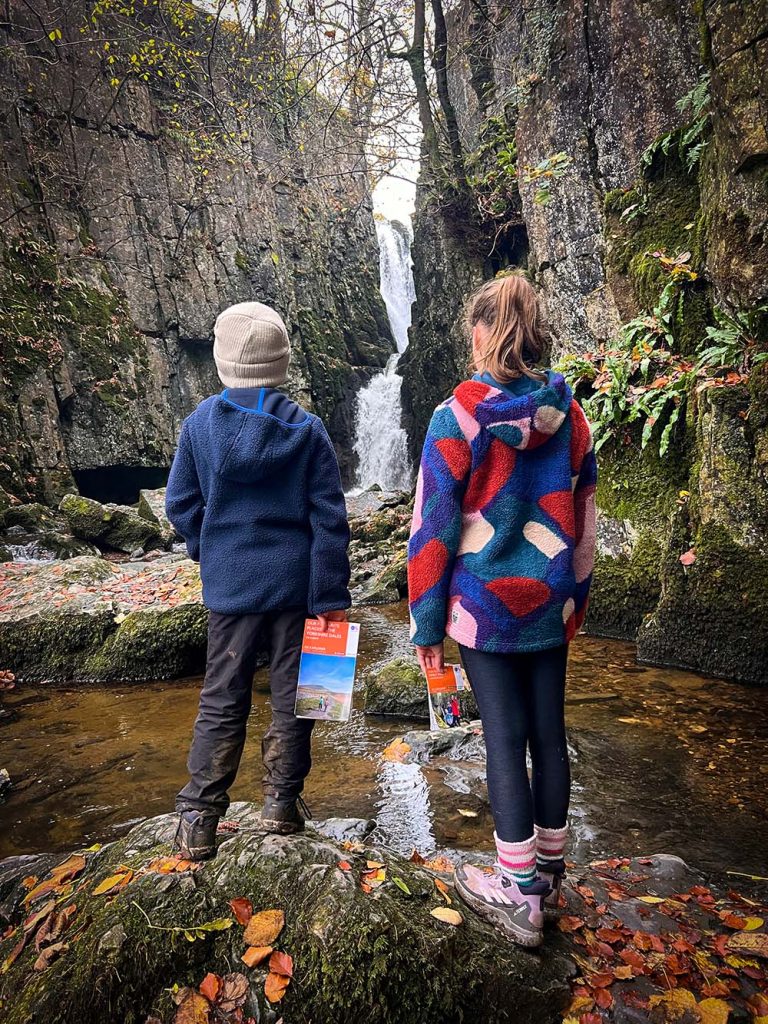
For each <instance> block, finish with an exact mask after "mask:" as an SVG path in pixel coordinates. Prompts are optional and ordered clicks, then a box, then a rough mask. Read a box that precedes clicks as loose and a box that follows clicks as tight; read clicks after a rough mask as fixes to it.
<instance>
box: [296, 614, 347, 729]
mask: <svg viewBox="0 0 768 1024" xmlns="http://www.w3.org/2000/svg"><path fill="white" fill-rule="evenodd" d="M359 641H360V625H359V623H357V622H329V623H328V628H327V629H326V630H325V631H323V629H322V626H321V624H320V622H319V620H318V619H307V621H306V623H305V625H304V641H303V643H302V645H301V662H300V664H299V685H298V688H297V690H296V707H295V714H296V717H297V718H317V719H322V720H325V721H329V722H346V721H347V720H348V718H349V715H350V712H351V711H352V687H353V684H354V681H355V666H356V664H357V647H358V643H359Z"/></svg>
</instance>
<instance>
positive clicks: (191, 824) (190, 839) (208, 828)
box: [173, 810, 219, 860]
mask: <svg viewBox="0 0 768 1024" xmlns="http://www.w3.org/2000/svg"><path fill="white" fill-rule="evenodd" d="M218 824H219V816H218V814H214V813H213V811H195V810H189V811H182V812H181V814H180V815H179V826H178V828H177V829H176V835H175V837H174V840H173V848H174V850H176V851H177V852H178V853H180V854H181V856H182V857H186V858H187V859H188V860H210V859H211V857H215V856H216V828H217V826H218Z"/></svg>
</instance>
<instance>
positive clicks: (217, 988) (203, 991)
mask: <svg viewBox="0 0 768 1024" xmlns="http://www.w3.org/2000/svg"><path fill="white" fill-rule="evenodd" d="M222 984H223V982H222V979H221V977H220V975H218V974H211V973H210V971H209V972H208V974H206V976H205V977H204V978H203V980H202V981H201V982H200V995H201V996H205V998H206V999H208V1000H209V1001H210V1002H212V1003H215V1002H216V1000H217V999H218V998H219V993H220V992H221V986H222Z"/></svg>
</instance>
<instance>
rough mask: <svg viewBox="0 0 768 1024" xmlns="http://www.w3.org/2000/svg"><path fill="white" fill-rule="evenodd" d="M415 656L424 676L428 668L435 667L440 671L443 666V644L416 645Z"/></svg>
mask: <svg viewBox="0 0 768 1024" xmlns="http://www.w3.org/2000/svg"><path fill="white" fill-rule="evenodd" d="M416 657H417V658H418V659H419V665H420V666H421V671H422V672H423V673H424V675H425V676H426V674H427V669H428V668H434V669H437V671H438V672H442V671H443V669H444V668H445V655H444V652H443V644H442V643H440V644H432V646H431V647H419V646H418V645H416Z"/></svg>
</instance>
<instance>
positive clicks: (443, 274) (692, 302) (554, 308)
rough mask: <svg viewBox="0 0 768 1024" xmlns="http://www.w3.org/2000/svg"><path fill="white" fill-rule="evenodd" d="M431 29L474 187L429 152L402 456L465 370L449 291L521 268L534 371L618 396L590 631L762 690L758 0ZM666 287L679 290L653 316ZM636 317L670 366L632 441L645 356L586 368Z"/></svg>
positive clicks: (766, 131)
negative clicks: (528, 283) (545, 335)
mask: <svg viewBox="0 0 768 1024" xmlns="http://www.w3.org/2000/svg"><path fill="white" fill-rule="evenodd" d="M448 33H449V50H450V59H449V62H448V65H449V73H448V74H449V90H450V96H451V100H452V103H453V106H454V108H455V113H456V117H457V120H458V125H459V133H460V137H461V142H462V146H463V151H464V162H465V166H466V167H467V168H468V175H467V179H468V184H469V189H470V191H471V198H472V201H471V203H469V204H466V203H465V204H464V208H463V209H461V208H459V206H458V205H457V204H456V203H455V202H454V201H453V200H452V199H451V198H450V197H449V199H446V192H447V191H448V192H449V193H450V190H446V187H445V182H441V181H440V175H439V174H436V173H435V169H434V167H429V166H427V168H426V170H425V173H424V174H423V176H422V189H421V192H420V198H419V206H418V209H417V216H416V220H415V245H414V264H415V267H416V291H417V301H416V306H415V309H414V318H413V324H414V325H413V327H412V329H411V340H410V345H409V348H408V351H407V353H406V356H405V357H404V359H403V361H402V363H401V368H402V371H403V374H404V385H403V407H404V415H405V422H406V425H407V427H408V430H409V436H410V443H411V447H412V451H413V453H414V454H417V453H418V450H419V448H420V445H421V441H422V438H423V434H424V431H425V429H426V425H427V422H428V419H429V415H430V414H431V411H432V409H433V408H434V406H435V404H436V403H437V402H439V401H440V400H442V399H443V398H444V397H445V395H446V394H447V393H448V392H449V391H450V389H451V388H452V386H453V385H454V384H455V382H456V381H457V380H458V379H459V378H460V377H461V375H462V374H463V373H464V372H465V366H466V359H467V346H466V342H465V340H464V338H463V336H462V332H461V328H460V324H459V320H460V311H461V305H462V302H463V298H464V297H465V296H466V294H467V292H468V291H469V290H470V288H471V287H472V286H473V284H475V283H476V282H479V281H480V280H482V279H484V278H488V277H491V276H493V274H494V273H496V272H498V271H499V270H501V269H503V268H504V267H506V266H510V265H524V266H526V267H527V268H528V270H529V273H530V274H531V276H532V278H533V279H534V280H535V281H536V283H537V284H538V285H539V286H540V292H541V296H542V300H543V303H544V305H545V307H546V312H547V317H548V320H549V323H550V326H551V329H552V336H553V352H552V357H551V358H552V362H553V363H561V364H562V365H563V367H570V368H571V369H572V368H573V366H574V365H577V361H578V365H579V366H581V367H585V368H586V369H585V370H584V373H583V375H582V376H581V377H580V376H579V375H578V374H574V375H573V377H575V385H576V386H577V394H578V395H579V397H580V398H582V399H589V398H591V397H593V396H595V395H598V398H599V389H600V386H602V387H603V388H604V391H605V392H607V391H609V390H610V391H611V394H612V396H613V400H614V404H613V406H612V409H613V415H614V416H615V420H616V422H615V424H608V426H607V427H606V433H609V434H610V436H609V437H607V438H606V439H605V441H604V443H603V445H602V446H601V448H600V454H599V461H600V471H601V478H600V484H599V490H598V504H599V507H600V531H599V532H600V536H599V556H598V564H597V569H596V575H595V586H594V590H593V599H592V605H591V611H590V616H589V620H588V627H589V628H590V629H591V630H593V631H594V632H599V633H604V634H607V635H612V636H617V637H625V638H633V639H634V638H637V642H638V653H639V657H640V658H641V660H648V661H653V662H657V663H666V664H673V665H679V666H682V667H691V668H694V669H697V670H699V671H704V672H710V673H712V674H716V675H722V676H726V677H730V678H734V679H740V680H744V681H751V682H763V683H764V682H768V676H766V665H767V664H768V625H766V623H768V591H767V590H766V583H765V581H766V579H768V514H767V512H768V429H767V428H768V400H767V398H766V387H767V385H768V367H767V366H766V364H765V362H762V363H761V362H760V359H759V358H755V359H754V362H751V361H750V360H751V359H752V356H751V355H750V353H753V352H757V351H764V350H765V346H766V337H765V312H764V309H763V311H762V312H761V306H764V304H765V302H766V298H767V297H768V273H767V272H766V255H767V252H766V250H767V248H768V239H767V237H766V227H767V224H766V222H767V220H768V187H767V177H766V172H767V170H768V115H766V110H767V109H768V106H767V104H766V101H767V100H768V96H767V95H766V85H765V81H766V80H765V76H764V74H763V73H762V71H761V69H763V71H764V68H765V66H766V56H768V12H767V10H766V5H765V4H764V3H760V2H748V3H730V2H726V0H697V2H695V3H689V4H682V5H676V4H669V3H665V2H646V0H621V2H620V3H608V2H607V0H582V2H576V3H571V2H568V3H565V2H563V0H549V2H546V3H543V4H535V5H531V4H527V3H524V2H518V0H513V2H512V3H500V2H481V3H469V2H467V3H463V4H460V5H458V7H456V8H455V9H454V10H453V11H452V12H451V15H450V18H449V24H448ZM452 187H453V188H454V190H455V183H454V185H453V186H452ZM654 254H655V255H654ZM661 257H664V258H665V259H667V260H668V262H667V263H664V260H663V259H661ZM675 260H679V262H678V263H677V264H675ZM670 283H672V288H673V293H674V294H675V295H678V292H679V295H678V297H677V298H676V299H675V301H674V302H673V303H672V304H671V305H670V306H669V309H661V308H660V307H661V299H660V296H661V295H662V293H663V291H664V289H665V286H666V285H668V284H670ZM724 310H725V311H727V315H730V317H731V321H732V322H736V321H738V323H739V324H747V323H748V324H749V329H750V332H751V333H749V332H747V328H746V327H745V328H744V330H743V331H742V330H741V328H739V329H738V330H737V329H736V328H734V327H733V326H732V324H731V327H730V328H728V329H727V330H725V329H724V330H725V334H727V333H728V330H730V335H728V338H729V341H728V343H729V344H732V345H733V346H735V347H734V348H733V350H732V351H731V352H730V355H729V357H728V358H729V359H730V360H731V361H730V362H728V360H727V359H726V357H725V356H723V357H722V358H721V365H720V366H719V368H718V369H717V370H715V371H712V374H711V377H709V378H708V379H707V382H706V386H702V385H701V383H700V381H701V380H702V379H703V371H702V374H699V376H698V377H697V376H696V374H697V369H696V368H697V367H698V365H699V362H697V361H700V360H701V359H702V358H703V356H702V355H701V353H702V351H703V350H704V348H705V347H706V345H707V344H708V338H709V336H708V334H707V331H708V329H712V328H713V327H714V328H717V329H718V330H719V329H720V328H722V326H723V322H724V321H723V320H722V318H721V314H722V315H725V314H723V311H724ZM665 316H666V317H667V320H664V319H663V317H665ZM634 317H640V318H642V317H646V318H650V319H647V323H650V324H651V327H650V330H651V331H655V332H656V333H657V334H660V333H664V331H667V328H668V331H667V333H668V334H669V336H670V338H672V337H673V341H672V342H671V344H672V348H671V351H670V352H669V353H665V355H666V357H667V358H669V360H670V365H671V364H672V363H674V365H675V366H676V367H678V369H679V372H678V370H675V374H672V373H671V372H670V378H672V377H674V380H675V381H678V382H679V388H678V391H677V392H676V393H675V394H674V395H673V396H671V398H670V404H669V405H668V406H667V407H666V409H665V411H664V412H663V414H659V426H658V427H655V428H654V423H653V417H652V416H651V415H649V416H648V419H650V420H651V423H650V424H648V431H650V432H651V442H650V443H648V439H647V438H643V437H641V427H642V425H643V420H642V419H640V420H638V421H637V422H634V423H633V422H631V421H630V419H629V417H628V416H627V415H626V408H627V401H626V398H627V397H628V398H629V400H630V402H631V401H632V399H633V395H634V397H635V400H636V399H637V396H638V395H639V394H640V391H641V390H642V388H639V389H638V390H636V391H633V387H634V386H635V385H636V384H638V383H640V384H642V380H641V377H642V373H641V371H640V369H639V367H640V362H641V357H640V356H638V355H637V354H636V355H635V356H633V357H632V358H631V359H630V357H629V356H627V357H626V359H625V362H626V363H627V365H628V366H629V367H630V372H629V373H628V376H627V379H626V380H625V381H624V384H623V386H622V387H619V386H617V385H616V372H617V371H616V370H615V368H613V369H611V372H610V373H608V372H604V371H607V366H606V361H605V353H606V350H608V354H609V357H611V356H612V355H613V354H617V355H619V356H621V358H624V356H623V355H622V354H621V352H618V353H617V351H616V350H617V349H620V347H621V346H620V341H619V339H620V338H622V337H626V336H627V330H626V326H625V325H626V324H627V322H628V321H631V320H632V318H634ZM734 318H735V319H734ZM641 327H642V324H641ZM637 330H638V331H639V330H640V328H637ZM748 333H749V336H748V337H747V334H748ZM742 335H744V336H742ZM737 336H738V337H737ZM646 337H647V332H646ZM723 337H724V333H723V331H722V330H721V331H720V333H719V334H718V335H717V339H718V341H719V343H724V342H723ZM734 339H736V340H734ZM737 341H738V344H737ZM653 344H655V341H654V340H652V341H651V343H650V345H649V351H650V347H652V346H653ZM739 346H740V347H739ZM734 353H735V355H734ZM632 360H634V362H633V361H632ZM685 360H688V362H685ZM643 372H644V371H643ZM708 372H709V371H708ZM601 374H602V376H601ZM633 374H634V376H633ZM686 375H687V376H686ZM595 380H596V381H597V384H596V386H595V388H592V384H593V383H594V382H595ZM684 380H685V381H688V382H689V383H688V384H685V386H684ZM606 381H608V383H606ZM611 381H612V382H611ZM659 381H661V384H662V385H664V386H667V384H668V381H667V380H666V379H664V378H662V377H661V376H659ZM660 386H661V385H660ZM601 408H602V409H603V410H605V408H606V405H605V404H604V405H603V406H602V407H601ZM670 410H677V411H676V412H675V413H674V416H671V414H670ZM670 419H672V423H669V420H670ZM675 420H677V422H675ZM645 422H646V423H647V420H646V421H645ZM665 424H669V430H668V431H667V433H666V435H665V440H664V441H662V442H661V443H660V441H659V435H660V433H661V430H662V428H664V427H665ZM662 449H665V450H664V452H663V454H661V451H662ZM681 556H682V557H683V561H682V562H681V561H680V559H681Z"/></svg>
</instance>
